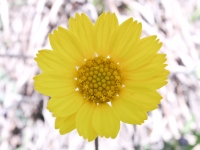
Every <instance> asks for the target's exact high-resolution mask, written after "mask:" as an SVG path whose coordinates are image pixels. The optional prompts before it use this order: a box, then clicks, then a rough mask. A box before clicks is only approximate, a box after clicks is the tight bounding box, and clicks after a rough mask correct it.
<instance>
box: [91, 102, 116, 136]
mask: <svg viewBox="0 0 200 150" xmlns="http://www.w3.org/2000/svg"><path fill="white" fill-rule="evenodd" d="M92 124H93V126H94V129H95V131H96V132H97V133H98V134H99V135H100V136H101V137H103V136H105V137H106V138H109V137H111V138H115V137H116V136H117V134H118V132H119V128H120V121H119V120H118V119H117V117H116V116H115V114H114V113H113V110H112V108H111V107H110V106H109V105H108V104H107V103H102V104H99V105H98V106H97V108H96V109H95V111H94V114H93V117H92Z"/></svg>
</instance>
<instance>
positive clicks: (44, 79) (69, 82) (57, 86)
mask: <svg viewBox="0 0 200 150" xmlns="http://www.w3.org/2000/svg"><path fill="white" fill-rule="evenodd" d="M70 77H71V75H70V74H66V73H59V72H55V71H53V72H52V71H51V72H44V73H42V74H39V75H37V76H35V77H34V80H35V82H34V88H35V90H37V91H39V92H40V93H42V94H44V95H48V96H51V97H52V96H53V97H61V96H66V95H68V94H69V93H72V92H73V91H75V88H76V81H75V80H74V79H73V78H72V77H71V78H70Z"/></svg>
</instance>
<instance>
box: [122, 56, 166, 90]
mask: <svg viewBox="0 0 200 150" xmlns="http://www.w3.org/2000/svg"><path fill="white" fill-rule="evenodd" d="M165 61H166V59H165V55H164V54H157V55H156V56H155V57H154V58H153V59H152V61H150V62H149V63H147V64H145V65H143V66H141V67H139V68H137V69H133V70H129V69H128V68H127V69H126V70H124V73H123V74H124V77H125V79H124V84H125V85H129V84H132V85H134V86H144V87H145V86H146V87H152V88H153V87H154V88H157V89H158V88H160V87H161V86H163V85H164V84H166V80H167V78H168V75H169V71H168V70H165V69H164V68H165V67H166V64H164V62H165Z"/></svg>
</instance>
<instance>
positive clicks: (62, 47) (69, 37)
mask: <svg viewBox="0 0 200 150" xmlns="http://www.w3.org/2000/svg"><path fill="white" fill-rule="evenodd" d="M49 40H50V44H51V46H52V49H53V51H56V52H57V53H60V54H61V55H63V56H64V57H66V58H71V59H72V60H74V62H76V63H78V64H80V63H81V62H82V61H83V60H84V53H83V48H82V46H81V43H80V41H79V40H78V39H77V37H76V36H75V35H74V34H73V33H72V32H71V31H69V30H67V29H64V28H62V27H58V30H54V32H53V34H49Z"/></svg>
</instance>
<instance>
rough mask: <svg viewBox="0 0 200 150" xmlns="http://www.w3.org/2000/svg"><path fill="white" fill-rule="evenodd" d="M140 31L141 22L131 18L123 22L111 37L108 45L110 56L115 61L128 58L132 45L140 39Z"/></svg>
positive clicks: (132, 48)
mask: <svg viewBox="0 0 200 150" xmlns="http://www.w3.org/2000/svg"><path fill="white" fill-rule="evenodd" d="M141 31H142V25H141V23H138V22H137V21H134V22H133V19H132V18H130V19H128V20H126V21H125V22H123V23H122V24H121V25H120V26H119V27H118V28H117V29H116V30H115V32H114V33H113V35H112V37H111V41H110V47H109V53H110V56H111V58H113V59H115V61H117V62H118V61H119V62H121V61H124V60H126V59H128V58H130V52H132V51H133V52H134V47H135V46H136V44H137V43H138V41H139V39H140V35H141Z"/></svg>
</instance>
